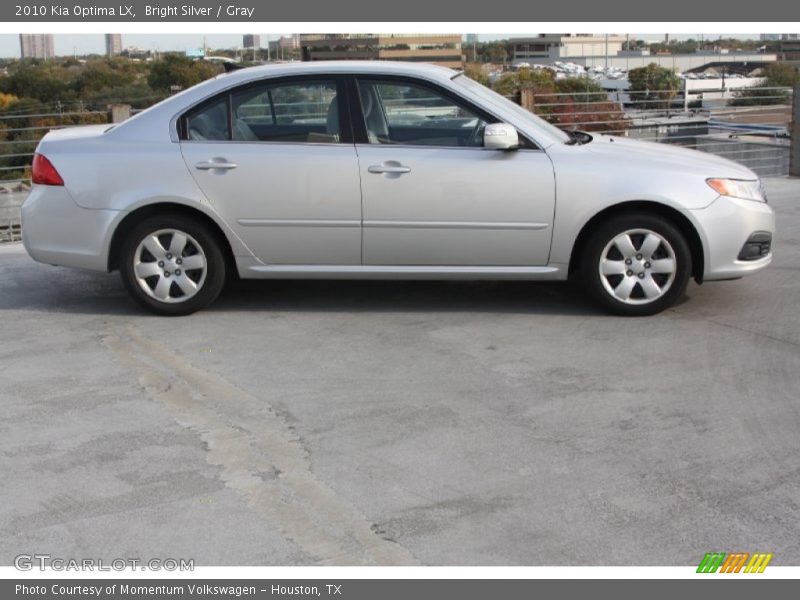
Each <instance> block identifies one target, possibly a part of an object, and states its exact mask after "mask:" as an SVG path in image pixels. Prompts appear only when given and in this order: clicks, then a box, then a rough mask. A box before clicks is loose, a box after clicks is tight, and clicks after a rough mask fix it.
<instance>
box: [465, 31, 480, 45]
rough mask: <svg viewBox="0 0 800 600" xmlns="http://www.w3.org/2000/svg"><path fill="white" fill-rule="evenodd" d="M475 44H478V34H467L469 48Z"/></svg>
mask: <svg viewBox="0 0 800 600" xmlns="http://www.w3.org/2000/svg"><path fill="white" fill-rule="evenodd" d="M477 43H478V34H477V33H468V34H467V44H469V45H470V46H471V45H472V44H477Z"/></svg>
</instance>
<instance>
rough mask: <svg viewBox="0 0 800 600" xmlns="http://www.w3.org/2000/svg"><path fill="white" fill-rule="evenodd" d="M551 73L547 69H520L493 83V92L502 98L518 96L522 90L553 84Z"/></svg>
mask: <svg viewBox="0 0 800 600" xmlns="http://www.w3.org/2000/svg"><path fill="white" fill-rule="evenodd" d="M553 81H554V77H553V72H552V71H550V70H547V69H535V70H533V69H520V70H519V71H514V72H511V73H506V74H505V75H503V76H502V77H500V78H499V79H498V80H497V81H495V82H494V85H493V86H492V87H493V88H494V91H496V92H497V93H498V94H502V95H503V96H518V95H519V91H520V90H522V89H536V88H542V87H545V86H550V85H552V84H553Z"/></svg>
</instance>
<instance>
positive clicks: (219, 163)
mask: <svg viewBox="0 0 800 600" xmlns="http://www.w3.org/2000/svg"><path fill="white" fill-rule="evenodd" d="M238 166H239V165H237V164H236V163H232V162H228V161H226V160H204V161H202V162H199V163H197V164H196V165H195V166H194V168H195V169H198V170H200V171H210V170H211V169H222V170H223V171H230V170H231V169H235V168H236V167H238Z"/></svg>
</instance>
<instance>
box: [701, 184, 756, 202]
mask: <svg viewBox="0 0 800 600" xmlns="http://www.w3.org/2000/svg"><path fill="white" fill-rule="evenodd" d="M706 183H708V185H710V186H711V188H712V189H713V190H714V191H715V192H717V193H718V194H719V195H720V196H730V197H731V198H742V199H744V200H755V201H757V202H766V198H765V197H764V190H763V189H762V187H761V182H760V181H759V180H758V179H756V180H747V179H706Z"/></svg>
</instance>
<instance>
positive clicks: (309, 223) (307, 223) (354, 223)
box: [236, 219, 361, 227]
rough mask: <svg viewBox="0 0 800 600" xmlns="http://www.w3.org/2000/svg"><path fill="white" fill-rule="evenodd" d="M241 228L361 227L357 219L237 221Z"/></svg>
mask: <svg viewBox="0 0 800 600" xmlns="http://www.w3.org/2000/svg"><path fill="white" fill-rule="evenodd" d="M236 222H237V223H238V224H239V225H241V226H242V227H361V221H359V220H358V219H238V220H237V221H236Z"/></svg>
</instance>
